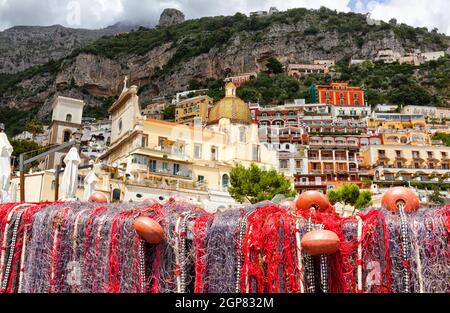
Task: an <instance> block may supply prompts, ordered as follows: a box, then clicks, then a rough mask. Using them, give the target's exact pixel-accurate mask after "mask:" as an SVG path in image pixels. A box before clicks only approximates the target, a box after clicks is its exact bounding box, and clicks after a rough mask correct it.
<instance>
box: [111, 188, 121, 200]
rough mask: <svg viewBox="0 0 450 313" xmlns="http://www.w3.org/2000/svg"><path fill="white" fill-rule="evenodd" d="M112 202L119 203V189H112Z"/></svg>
mask: <svg viewBox="0 0 450 313" xmlns="http://www.w3.org/2000/svg"><path fill="white" fill-rule="evenodd" d="M112 200H113V202H118V201H120V189H117V188H116V189H114V190H113V192H112Z"/></svg>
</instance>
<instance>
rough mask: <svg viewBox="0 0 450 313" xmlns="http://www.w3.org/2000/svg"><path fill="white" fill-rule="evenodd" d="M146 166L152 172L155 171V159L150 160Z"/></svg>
mask: <svg viewBox="0 0 450 313" xmlns="http://www.w3.org/2000/svg"><path fill="white" fill-rule="evenodd" d="M148 168H149V170H150V171H152V172H156V160H150V162H149V165H148Z"/></svg>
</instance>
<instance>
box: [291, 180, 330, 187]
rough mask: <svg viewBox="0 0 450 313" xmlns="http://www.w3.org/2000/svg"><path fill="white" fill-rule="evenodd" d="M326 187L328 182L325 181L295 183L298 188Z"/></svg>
mask: <svg viewBox="0 0 450 313" xmlns="http://www.w3.org/2000/svg"><path fill="white" fill-rule="evenodd" d="M325 185H326V182H324V181H320V182H319V181H317V182H316V181H307V182H303V181H300V182H295V186H296V187H297V186H325Z"/></svg>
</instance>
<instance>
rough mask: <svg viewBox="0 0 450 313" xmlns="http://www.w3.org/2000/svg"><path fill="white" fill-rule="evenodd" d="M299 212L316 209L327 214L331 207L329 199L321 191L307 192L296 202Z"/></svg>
mask: <svg viewBox="0 0 450 313" xmlns="http://www.w3.org/2000/svg"><path fill="white" fill-rule="evenodd" d="M296 206H297V209H298V210H309V209H311V208H315V209H316V210H319V211H320V212H325V211H327V210H328V209H329V207H330V206H331V204H330V201H328V199H327V197H326V196H325V195H324V194H323V193H321V192H319V191H305V192H304V193H302V194H300V195H299V196H298V197H297V200H296Z"/></svg>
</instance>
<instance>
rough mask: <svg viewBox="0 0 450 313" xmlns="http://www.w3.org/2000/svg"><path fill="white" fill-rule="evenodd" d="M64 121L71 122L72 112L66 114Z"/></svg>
mask: <svg viewBox="0 0 450 313" xmlns="http://www.w3.org/2000/svg"><path fill="white" fill-rule="evenodd" d="M66 122H72V114H67V115H66Z"/></svg>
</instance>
